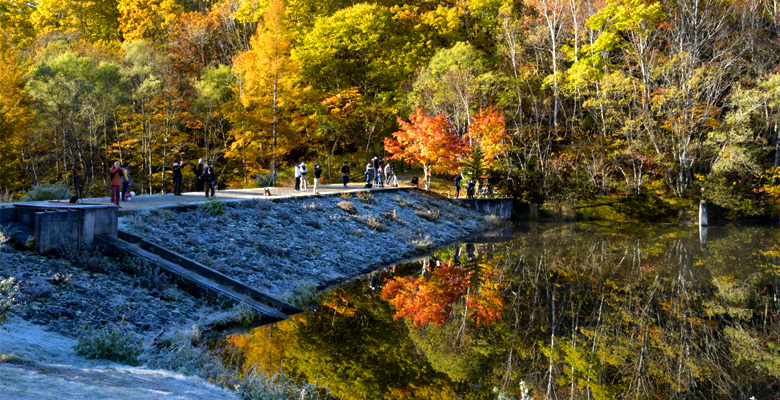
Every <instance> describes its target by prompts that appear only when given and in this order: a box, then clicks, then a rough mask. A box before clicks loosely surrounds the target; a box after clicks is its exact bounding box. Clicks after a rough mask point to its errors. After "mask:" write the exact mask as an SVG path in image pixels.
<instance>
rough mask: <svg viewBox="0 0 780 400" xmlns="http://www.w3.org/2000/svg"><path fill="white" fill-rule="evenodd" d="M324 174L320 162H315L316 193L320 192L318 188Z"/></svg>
mask: <svg viewBox="0 0 780 400" xmlns="http://www.w3.org/2000/svg"><path fill="white" fill-rule="evenodd" d="M321 176H322V167H321V166H320V165H319V164H314V194H317V193H319V190H317V189H318V188H319V187H320V177H321Z"/></svg>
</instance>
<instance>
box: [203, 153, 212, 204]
mask: <svg viewBox="0 0 780 400" xmlns="http://www.w3.org/2000/svg"><path fill="white" fill-rule="evenodd" d="M203 186H204V188H205V189H206V197H214V196H215V193H214V165H213V164H212V163H211V161H209V163H208V165H206V167H205V168H203ZM209 191H210V192H211V196H209Z"/></svg>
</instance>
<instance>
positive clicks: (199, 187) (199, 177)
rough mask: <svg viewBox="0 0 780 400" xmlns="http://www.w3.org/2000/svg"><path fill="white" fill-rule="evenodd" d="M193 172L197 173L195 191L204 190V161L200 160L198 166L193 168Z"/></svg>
mask: <svg viewBox="0 0 780 400" xmlns="http://www.w3.org/2000/svg"><path fill="white" fill-rule="evenodd" d="M192 172H194V173H195V191H196V192H200V191H201V190H203V159H202V158H199V159H198V165H194V166H192Z"/></svg>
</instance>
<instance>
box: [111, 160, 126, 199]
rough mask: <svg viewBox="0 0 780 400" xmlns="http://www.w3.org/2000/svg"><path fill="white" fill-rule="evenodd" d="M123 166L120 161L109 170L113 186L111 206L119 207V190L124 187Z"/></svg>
mask: <svg viewBox="0 0 780 400" xmlns="http://www.w3.org/2000/svg"><path fill="white" fill-rule="evenodd" d="M122 172H123V171H122V166H121V165H120V164H119V161H116V162H114V166H113V167H111V168H110V169H109V170H108V174H109V177H110V180H109V182H110V184H111V204H114V205H116V206H117V207H119V193H120V190H119V188H120V187H121V186H122Z"/></svg>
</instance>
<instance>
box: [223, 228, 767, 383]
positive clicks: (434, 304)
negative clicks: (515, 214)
mask: <svg viewBox="0 0 780 400" xmlns="http://www.w3.org/2000/svg"><path fill="white" fill-rule="evenodd" d="M778 233H780V232H779V231H778V230H777V229H776V228H767V227H750V226H749V227H745V226H726V227H710V228H709V229H708V230H707V231H706V232H699V230H698V228H696V227H692V228H680V227H671V226H645V225H643V226H637V227H627V226H624V225H620V226H615V225H599V224H581V223H577V224H565V225H563V224H525V225H516V226H514V227H513V229H511V231H509V232H504V233H503V234H502V235H498V236H494V237H486V238H483V239H476V240H473V241H470V242H464V243H460V244H457V245H454V246H451V247H448V248H445V249H443V250H441V251H438V252H436V253H435V254H432V255H430V256H428V257H424V258H421V259H419V260H416V261H412V262H407V263H403V264H398V265H395V266H392V267H389V268H386V269H382V270H380V271H376V272H375V273H373V274H371V275H369V276H366V277H361V278H359V279H356V280H354V281H352V282H350V283H349V284H346V285H344V286H343V287H339V288H337V289H334V290H330V291H327V292H324V293H322V294H321V296H320V303H319V305H318V306H317V308H316V310H314V311H312V312H307V313H303V314H300V315H296V316H294V317H293V318H291V319H289V320H287V321H284V322H281V323H277V324H275V325H271V326H264V327H260V328H256V329H254V330H252V331H251V332H250V333H248V334H240V335H231V336H229V337H228V342H229V343H230V344H231V346H233V347H234V349H235V350H236V351H237V353H238V354H240V357H238V358H234V360H237V361H235V362H236V363H237V366H238V367H239V369H240V370H241V371H244V373H247V372H250V373H253V374H259V375H262V374H267V375H268V376H271V375H274V374H275V376H279V375H280V374H279V372H283V376H285V377H286V379H291V380H295V381H298V382H301V383H304V384H307V385H308V387H309V388H310V391H309V393H310V394H316V395H317V396H318V397H319V398H324V397H330V396H333V397H335V398H340V399H396V398H398V399H400V398H416V399H522V398H524V396H526V398H531V397H532V398H534V399H544V398H556V399H561V398H574V399H587V398H593V399H606V398H628V399H635V398H643V399H647V398H703V399H711V398H743V399H748V398H750V397H751V396H755V398H756V399H768V398H777V397H778V396H780V383H779V382H780V320H779V319H778V312H779V311H780V298H779V297H778V296H777V293H776V288H777V287H778V286H780V276H779V275H778V272H780V251H779V249H780V246H778V243H780V242H779V241H778ZM702 236H705V237H706V240H703V239H705V238H703V237H702ZM233 354H235V352H234V353H233ZM315 388H316V390H311V389H315Z"/></svg>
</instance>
